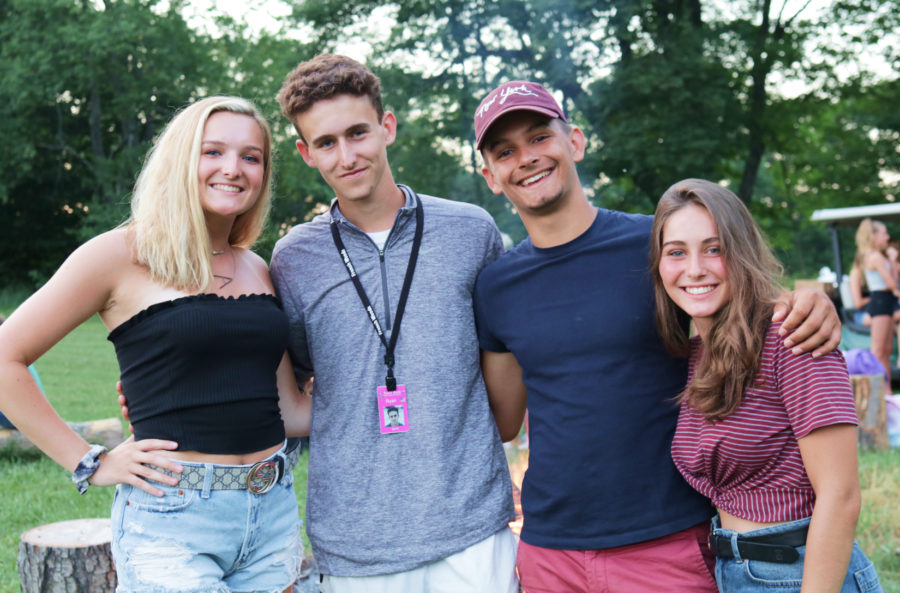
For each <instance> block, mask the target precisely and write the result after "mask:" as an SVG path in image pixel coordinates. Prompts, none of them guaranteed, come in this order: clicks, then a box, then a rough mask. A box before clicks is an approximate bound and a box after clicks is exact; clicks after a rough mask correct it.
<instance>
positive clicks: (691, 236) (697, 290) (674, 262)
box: [659, 203, 731, 336]
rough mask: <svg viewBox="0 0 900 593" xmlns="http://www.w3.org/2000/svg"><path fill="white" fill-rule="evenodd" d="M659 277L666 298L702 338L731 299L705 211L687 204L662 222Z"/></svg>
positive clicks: (716, 238) (716, 239)
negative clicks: (683, 314)
mask: <svg viewBox="0 0 900 593" xmlns="http://www.w3.org/2000/svg"><path fill="white" fill-rule="evenodd" d="M659 276H660V278H661V280H662V284H663V287H664V288H665V291H666V294H668V295H669V298H670V299H672V301H673V302H674V303H675V304H676V305H677V306H678V307H679V308H680V309H682V310H683V311H684V312H685V313H687V314H688V315H690V317H691V319H692V320H693V321H694V327H695V328H696V329H697V331H698V332H699V333H700V335H701V336H705V335H706V334H707V332H708V330H709V328H710V327H711V326H712V323H713V319H714V316H715V314H716V313H718V312H719V311H720V310H721V309H722V307H724V306H725V304H726V303H728V301H729V300H730V299H731V291H730V288H729V285H728V272H727V270H726V268H725V258H724V257H723V256H722V248H721V241H720V239H719V233H718V230H717V229H716V224H715V222H714V221H713V218H712V216H711V215H710V213H709V211H707V210H706V209H705V208H703V207H701V206H698V205H697V204H695V203H688V204H687V205H686V206H684V207H682V208H680V209H678V210H676V211H675V212H672V214H671V215H670V216H669V218H668V220H666V223H665V225H664V226H663V231H662V250H661V257H660V260H659Z"/></svg>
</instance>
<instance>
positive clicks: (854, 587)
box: [713, 518, 884, 593]
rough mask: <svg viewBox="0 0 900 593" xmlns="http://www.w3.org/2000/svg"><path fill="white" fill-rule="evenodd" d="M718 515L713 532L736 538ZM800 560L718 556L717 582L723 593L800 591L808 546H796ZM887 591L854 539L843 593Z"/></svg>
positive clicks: (785, 527)
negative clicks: (789, 561)
mask: <svg viewBox="0 0 900 593" xmlns="http://www.w3.org/2000/svg"><path fill="white" fill-rule="evenodd" d="M718 525H719V523H718V518H715V519H713V531H714V532H715V533H716V535H721V536H724V537H733V536H734V535H736V533H735V532H734V531H731V530H730V529H722V528H720V527H719V526H718ZM804 525H809V518H806V519H800V520H797V521H789V522H787V523H781V524H779V525H772V526H771V527H764V528H762V529H754V530H753V531H746V532H743V533H742V534H741V535H744V536H758V535H768V534H772V533H784V532H786V531H791V530H793V529H796V528H798V527H803V526H804ZM796 550H797V552H799V553H800V559H799V560H797V561H796V562H793V563H791V564H779V563H776V562H764V561H762V560H744V559H743V558H739V557H735V558H716V584H717V585H718V586H719V591H720V593H751V592H756V591H779V592H780V593H794V592H798V593H799V591H800V583H801V579H802V578H803V559H804V557H805V556H806V546H800V547H798V548H796ZM858 592H864V593H884V590H883V589H882V588H881V584H880V583H879V582H878V575H877V573H876V572H875V565H873V564H872V562H871V561H870V560H869V559H868V558H867V557H866V555H865V554H864V553H863V551H862V550H861V549H860V547H859V544H857V543H856V542H855V541H854V542H853V553H852V554H851V556H850V566H849V567H848V568H847V576H846V577H845V578H844V583H843V585H841V593H858Z"/></svg>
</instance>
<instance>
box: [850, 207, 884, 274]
mask: <svg viewBox="0 0 900 593" xmlns="http://www.w3.org/2000/svg"><path fill="white" fill-rule="evenodd" d="M883 228H885V226H884V223H883V222H880V221H878V220H872V219H871V218H864V219H862V221H861V222H860V223H859V227H858V228H857V229H856V257H854V258H853V265H854V266H855V267H858V268H859V269H860V270H865V269H866V266H865V259H866V255H867V254H868V253H869V252H870V251H879V250H878V249H877V248H876V247H875V232H876V231H877V230H880V229H883Z"/></svg>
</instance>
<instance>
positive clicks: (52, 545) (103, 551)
mask: <svg viewBox="0 0 900 593" xmlns="http://www.w3.org/2000/svg"><path fill="white" fill-rule="evenodd" d="M111 539H112V529H111V527H110V521H109V519H77V520H75V521H60V522H58V523H49V524H47V525H41V526H40V527H35V528H34V529H30V530H28V531H26V532H25V533H23V534H22V539H21V541H20V542H19V558H18V561H19V562H18V563H19V582H20V583H21V586H22V593H107V592H109V593H112V592H113V591H115V589H116V569H115V566H114V564H113V560H112V553H111V552H110V541H111Z"/></svg>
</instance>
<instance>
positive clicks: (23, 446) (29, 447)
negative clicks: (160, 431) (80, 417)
mask: <svg viewBox="0 0 900 593" xmlns="http://www.w3.org/2000/svg"><path fill="white" fill-rule="evenodd" d="M66 424H68V425H69V426H71V427H72V430H74V431H75V432H77V433H78V434H80V435H81V437H82V438H83V439H84V440H86V441H87V442H89V443H97V444H98V445H103V446H105V447H106V448H107V449H112V448H113V447H115V446H116V445H118V444H119V443H121V442H122V441H124V440H125V436H124V435H123V431H122V422H121V421H120V420H119V419H118V418H104V419H102V420H91V421H90V422H67V423H66ZM6 447H11V448H14V449H19V450H22V451H36V450H37V448H36V447H35V446H34V445H33V444H32V443H31V441H29V440H28V439H26V438H25V436H24V435H23V434H22V433H21V432H19V431H18V430H9V429H0V449H4V448H6Z"/></svg>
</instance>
